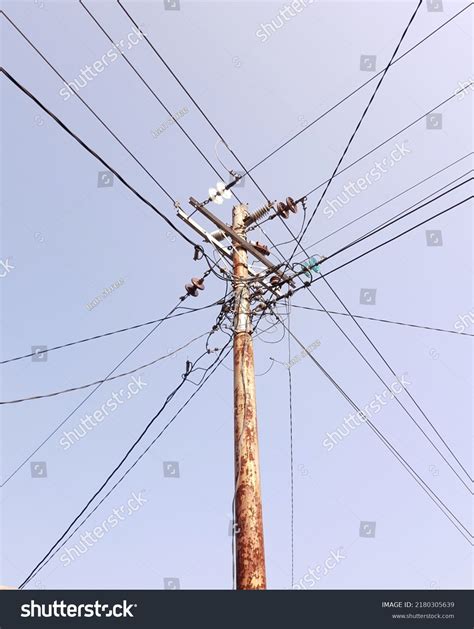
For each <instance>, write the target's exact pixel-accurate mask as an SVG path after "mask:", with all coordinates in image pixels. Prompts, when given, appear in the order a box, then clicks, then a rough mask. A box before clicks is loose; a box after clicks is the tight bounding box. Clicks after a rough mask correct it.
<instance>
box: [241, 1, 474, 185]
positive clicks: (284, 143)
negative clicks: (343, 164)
mask: <svg viewBox="0 0 474 629" xmlns="http://www.w3.org/2000/svg"><path fill="white" fill-rule="evenodd" d="M470 7H472V2H470V3H469V4H467V5H466V6H465V7H464V8H463V9H461V10H460V11H458V12H457V13H455V14H454V15H453V16H452V17H450V18H449V19H448V20H447V21H446V22H443V24H441V25H440V26H438V28H436V29H435V30H434V31H432V32H431V33H429V34H428V35H427V36H426V37H424V38H423V39H421V40H420V41H419V42H418V43H417V44H415V45H414V46H412V47H411V48H409V49H408V50H407V51H406V52H404V53H403V55H400V57H398V58H397V59H395V60H393V61H392V62H391V63H390V64H389V65H388V66H386V67H385V68H384V69H382V70H380V72H377V74H374V75H373V76H372V77H371V78H370V79H368V80H367V81H365V83H362V85H359V87H357V88H356V89H355V90H353V91H352V92H350V93H349V94H347V95H346V96H344V98H342V99H341V100H340V101H338V102H337V103H335V104H334V105H332V107H330V108H329V109H328V110H326V111H325V112H323V113H322V114H320V115H319V116H318V117H317V118H315V119H314V120H313V121H312V122H310V123H309V124H307V125H306V126H305V127H304V128H303V129H301V130H300V131H298V133H296V134H295V135H293V136H292V137H291V138H290V139H289V140H286V141H285V142H283V144H281V145H280V146H278V147H277V148H276V149H275V150H273V151H272V152H271V153H269V154H268V155H266V156H265V157H264V158H263V159H261V160H260V161H259V162H257V163H256V164H255V165H254V166H252V167H251V168H249V170H248V171H246V172H245V174H246V175H248V174H250V173H251V172H253V171H254V170H255V169H256V168H258V167H259V166H261V165H262V164H263V163H264V162H266V161H267V160H268V159H270V158H271V157H273V156H274V155H275V154H276V153H278V152H279V151H281V149H283V148H284V147H285V146H287V145H288V144H290V142H292V141H293V140H294V139H295V138H297V137H299V136H300V135H301V134H302V133H305V132H306V131H308V130H309V129H310V128H311V127H312V126H313V125H315V124H316V123H317V122H319V121H320V120H322V119H323V118H325V117H326V116H327V115H328V114H330V113H331V112H332V111H334V110H335V109H337V108H338V107H339V106H340V105H342V104H343V103H345V102H346V101H347V100H349V99H350V98H351V97H352V96H354V95H355V94H357V93H358V92H359V91H360V90H362V89H363V88H364V87H366V86H367V85H368V84H369V83H372V81H375V80H376V79H377V77H379V76H380V75H381V74H382V73H383V72H384V71H385V70H386V69H387V68H388V67H390V66H394V65H395V64H396V63H398V62H399V61H401V60H402V59H403V58H404V57H406V56H407V55H409V54H410V53H411V52H412V51H413V50H415V49H416V48H418V46H420V45H421V44H423V43H424V42H425V41H427V40H428V39H430V37H432V36H433V35H435V34H436V33H438V32H439V31H441V30H442V29H443V28H445V27H446V26H447V25H448V24H449V23H450V22H452V21H453V20H455V19H456V18H457V17H459V16H460V15H461V13H464V11H466V10H467V9H469V8H470ZM323 185H324V184H323Z"/></svg>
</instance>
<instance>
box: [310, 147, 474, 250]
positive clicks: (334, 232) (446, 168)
mask: <svg viewBox="0 0 474 629" xmlns="http://www.w3.org/2000/svg"><path fill="white" fill-rule="evenodd" d="M471 155H474V151H471V152H470V153H466V155H464V156H463V157H460V158H459V159H457V160H456V161H454V162H451V164H448V165H447V166H445V167H444V168H441V169H440V170H438V171H436V172H435V173H433V174H432V175H430V176H429V177H425V179H422V180H421V181H419V182H418V183H416V184H414V185H413V186H410V187H409V188H406V189H405V190H403V191H402V192H400V193H399V194H397V195H396V196H394V197H392V198H391V199H388V200H387V201H384V202H383V203H382V204H380V205H378V206H377V207H375V208H373V209H372V210H369V211H368V212H365V213H364V214H362V215H361V216H358V217H357V218H354V219H353V220H352V221H349V223H346V224H345V225H342V227H339V228H338V229H335V230H334V231H332V232H330V233H329V234H327V235H326V236H324V237H323V238H320V239H319V240H317V241H316V242H313V243H312V244H311V245H308V247H307V249H311V248H312V247H315V246H316V245H319V244H320V243H322V242H324V241H325V240H327V239H328V238H330V237H331V236H334V234H337V233H339V232H340V231H342V230H343V229H346V227H350V225H352V224H354V223H356V222H357V221H360V220H362V219H363V218H365V217H366V216H369V214H372V213H373V212H376V211H377V210H379V209H380V208H382V207H384V206H385V205H387V204H388V203H391V202H392V201H395V200H396V199H398V198H400V197H401V196H403V195H404V194H406V193H407V192H411V191H412V190H414V189H415V188H417V187H418V186H421V185H422V184H424V183H426V182H427V181H429V180H430V179H432V178H433V177H436V176H437V175H440V174H441V173H442V172H444V171H446V170H448V169H449V168H451V167H452V166H455V165H456V164H458V163H459V162H462V161H463V160H465V159H466V158H467V157H470V156H471Z"/></svg>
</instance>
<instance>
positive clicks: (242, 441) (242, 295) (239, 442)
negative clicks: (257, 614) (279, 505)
mask: <svg viewBox="0 0 474 629" xmlns="http://www.w3.org/2000/svg"><path fill="white" fill-rule="evenodd" d="M247 215H248V212H247V207H246V206H245V205H240V204H239V205H236V206H235V207H234V209H233V214H232V219H233V220H232V228H233V230H234V231H235V233H236V234H238V235H239V236H241V237H242V238H244V237H245V218H246V217H247ZM233 244H234V254H233V264H234V297H235V300H234V304H235V314H234V440H235V522H234V531H233V533H234V536H235V548H236V558H235V559H236V585H237V589H238V590H264V589H266V575H265V551H264V542H263V519H262V495H261V490H260V463H259V452H258V430H257V406H256V390H255V368H254V354H253V340H252V322H251V317H250V298H249V292H250V291H249V269H248V255H247V250H246V249H245V248H243V247H242V246H241V245H240V244H239V242H237V240H234V242H233Z"/></svg>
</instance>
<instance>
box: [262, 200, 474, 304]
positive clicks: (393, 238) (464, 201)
mask: <svg viewBox="0 0 474 629" xmlns="http://www.w3.org/2000/svg"><path fill="white" fill-rule="evenodd" d="M473 198H474V196H473V195H471V196H468V197H466V198H465V199H463V200H462V201H459V202H458V203H455V204H454V205H452V206H450V207H448V208H446V209H445V210H442V211H441V212H438V213H437V214H434V215H433V216H430V217H429V218H427V219H425V220H424V221H421V222H420V223H417V224H416V225H413V226H412V227H410V228H409V229H406V230H405V231H403V232H401V233H400V234H397V235H396V236H393V237H392V238H389V239H388V240H386V241H384V242H382V243H380V244H379V245H376V246H375V247H372V249H369V250H368V251H365V252H364V253H361V254H359V255H358V256H356V257H355V258H352V259H351V260H348V261H347V262H344V263H343V264H340V265H339V266H337V267H335V268H334V269H331V270H330V271H327V272H326V273H325V274H324V277H327V276H328V275H331V274H332V273H335V272H336V271H339V270H340V269H343V268H344V267H346V266H348V265H349V264H353V263H354V262H356V261H357V260H360V259H361V258H363V257H364V256H366V255H368V254H369V253H372V252H373V251H376V250H377V249H380V248H381V247H385V246H386V245H388V244H390V243H391V242H393V241H395V240H397V239H398V238H401V237H402V236H405V235H406V234H408V233H409V232H412V231H413V230H414V229H417V228H418V227H421V226H422V225H425V224H426V223H429V222H430V221H432V220H434V219H435V218H438V217H439V216H442V215H443V214H446V213H447V212H451V211H452V210H454V209H456V208H457V207H459V206H461V205H463V204H464V203H466V202H467V201H470V200H471V199H473ZM303 251H304V249H303ZM305 253H306V252H305ZM324 261H325V260H322V261H320V262H318V264H322V262H324ZM305 270H306V269H304V270H303V271H300V272H298V273H297V274H295V277H300V276H301V274H302V273H304V272H305ZM322 276H323V274H322V273H319V275H318V276H317V277H315V278H314V279H311V280H308V281H305V282H303V284H302V285H301V286H300V287H299V288H295V289H292V290H291V295H294V294H296V293H298V292H299V291H300V290H301V289H303V288H307V287H308V286H312V284H314V283H315V282H319V281H320V280H322V279H323V277H322ZM285 297H286V295H282V296H281V297H277V298H276V299H275V300H274V302H277V301H279V300H280V299H284V298H285Z"/></svg>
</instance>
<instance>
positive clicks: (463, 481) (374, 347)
mask: <svg viewBox="0 0 474 629" xmlns="http://www.w3.org/2000/svg"><path fill="white" fill-rule="evenodd" d="M324 280H325V283H326V285H327V287H328V288H329V289H330V290H331V292H332V293H333V295H334V296H335V297H336V298H337V300H338V301H339V303H340V304H341V305H342V306H343V308H344V309H345V310H346V312H347V314H348V315H349V316H350V317H351V318H352V319H353V321H354V323H355V324H356V325H357V326H358V327H359V329H360V330H361V332H362V334H363V335H364V336H365V338H366V339H367V340H368V341H369V343H370V345H371V346H372V348H373V349H374V350H375V351H376V353H377V354H378V356H379V357H380V358H381V359H382V361H383V362H384V364H385V365H386V367H387V368H388V369H389V371H390V372H391V373H392V375H393V376H394V377H395V378H396V380H397V382H398V383H399V384H400V386H401V387H402V390H403V391H405V393H406V394H407V395H408V396H409V398H410V399H411V400H412V402H413V403H414V404H415V406H416V407H417V408H418V410H419V411H420V412H421V414H422V415H423V417H424V418H425V419H426V421H427V422H428V424H429V425H430V426H431V428H432V429H433V430H434V432H435V433H436V434H437V436H438V437H439V439H440V440H441V441H442V443H443V444H444V446H445V447H446V448H447V449H448V451H449V452H450V454H451V455H452V456H453V458H454V459H455V460H456V462H457V463H458V465H459V466H460V467H461V469H462V470H463V472H464V473H465V474H466V475H467V476H468V478H469V479H470V480H472V479H471V478H470V476H469V473H468V472H467V470H466V468H465V467H464V466H463V465H462V463H461V462H460V460H459V459H458V458H457V456H456V455H455V454H454V452H453V451H452V450H451V448H450V447H449V445H448V444H447V443H446V440H445V439H444V438H443V437H442V435H441V434H440V432H439V431H438V429H437V428H436V427H435V426H434V424H433V423H432V422H431V421H430V419H429V418H428V416H427V415H426V413H425V412H424V411H423V409H422V408H421V407H420V405H419V404H418V403H417V402H416V400H415V398H414V397H413V396H412V394H411V393H410V392H409V391H408V389H406V388H405V387H404V386H403V385H402V384H401V382H400V379H399V377H398V376H397V374H396V373H395V371H394V370H393V369H392V367H391V366H390V365H389V363H388V361H387V360H386V359H385V358H384V356H383V355H382V353H381V352H380V351H379V349H378V348H377V347H376V345H375V343H374V342H373V341H372V340H371V339H370V337H369V336H368V335H367V334H366V332H365V330H364V329H363V328H362V326H360V324H359V323H358V322H357V321H356V320H355V319H354V318H353V317H352V315H351V313H350V312H349V310H348V308H347V306H346V305H345V304H344V302H343V301H342V299H341V298H340V297H339V295H338V294H337V293H336V291H335V290H334V289H333V288H332V286H331V285H330V284H329V282H328V281H327V280H326V278H324ZM308 290H309V292H310V294H311V295H312V296H313V298H314V299H315V301H316V302H317V303H318V304H319V305H320V306H321V308H323V309H324V311H325V312H326V314H327V315H328V316H329V318H330V319H331V321H332V322H333V323H334V325H335V326H336V327H337V328H338V330H339V331H340V332H341V333H342V334H343V336H344V337H345V338H346V340H347V341H348V342H349V343H350V345H351V346H352V347H353V348H354V349H355V351H356V352H357V353H358V354H359V356H360V357H361V358H362V360H363V361H364V362H365V364H366V365H367V366H368V367H369V369H370V370H371V371H372V373H373V374H375V376H376V377H377V378H378V380H379V381H380V382H381V383H382V384H383V385H384V387H385V390H387V391H388V390H390V387H389V385H388V384H387V383H386V382H385V380H384V378H382V376H381V375H380V374H379V373H378V371H377V370H376V369H375V367H374V366H373V365H372V363H371V362H370V361H369V360H368V358H367V357H366V356H365V355H364V354H363V353H362V352H361V350H360V349H359V348H358V347H357V345H356V344H355V343H354V342H353V341H352V339H351V338H350V336H349V335H348V334H347V333H346V332H345V330H344V329H343V328H342V327H341V326H340V325H339V323H338V322H337V321H336V320H335V319H334V317H333V316H332V315H331V314H329V312H328V311H327V310H326V309H325V308H324V306H323V304H322V302H321V301H320V300H319V299H318V298H317V297H316V295H315V294H314V293H313V291H312V290H311V289H310V288H309V289H308ZM394 399H395V400H396V402H397V404H398V405H399V406H400V407H401V408H402V410H403V411H404V412H405V414H406V415H407V416H408V417H409V418H410V419H411V421H412V422H413V424H414V425H415V426H416V427H417V428H418V430H419V431H420V432H421V434H422V435H423V436H424V437H425V439H426V440H427V441H428V443H429V444H430V445H431V446H432V447H433V448H434V449H435V450H436V452H437V453H438V454H439V455H440V457H441V458H442V459H443V461H444V462H445V463H446V465H448V467H449V468H450V469H451V471H452V472H453V473H454V474H455V476H456V477H457V478H458V480H459V481H460V482H461V483H462V485H463V486H464V487H465V488H466V489H467V490H468V491H469V492H470V493H471V494H473V491H472V489H471V488H470V487H469V485H467V483H466V481H465V480H464V479H463V478H462V477H461V476H460V474H459V473H458V472H457V471H456V469H455V468H454V467H453V465H452V464H451V463H450V462H449V461H448V459H447V458H446V457H445V456H444V454H443V453H442V452H441V450H440V449H439V448H438V446H437V445H436V444H435V443H434V441H433V440H432V439H431V437H430V436H429V435H428V434H427V433H426V432H425V430H423V428H422V426H420V424H419V423H418V422H417V421H416V419H415V417H414V416H413V415H412V414H411V413H410V411H409V410H408V409H407V407H406V406H405V405H404V404H403V402H402V401H401V400H400V399H399V398H398V397H397V396H395V398H394Z"/></svg>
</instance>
